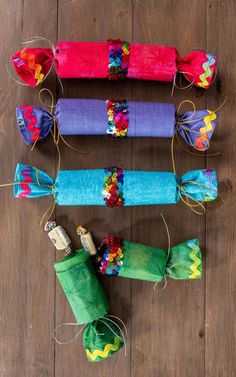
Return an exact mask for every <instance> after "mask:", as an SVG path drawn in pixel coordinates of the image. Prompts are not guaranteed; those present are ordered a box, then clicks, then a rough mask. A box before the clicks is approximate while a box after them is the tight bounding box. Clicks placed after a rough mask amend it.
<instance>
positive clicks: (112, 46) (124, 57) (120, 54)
mask: <svg viewBox="0 0 236 377" xmlns="http://www.w3.org/2000/svg"><path fill="white" fill-rule="evenodd" d="M107 43H108V51H109V64H108V69H109V70H108V78H109V79H110V80H120V79H124V78H125V77H126V76H127V74H128V66H129V46H130V44H129V43H128V42H126V41H121V40H120V39H109V40H108V41H107Z"/></svg>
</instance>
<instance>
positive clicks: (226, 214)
mask: <svg viewBox="0 0 236 377" xmlns="http://www.w3.org/2000/svg"><path fill="white" fill-rule="evenodd" d="M235 12H236V3H235V1H211V2H210V3H209V4H208V11H207V24H208V25H209V26H208V28H209V30H208V34H207V36H208V37H207V44H208V46H212V48H213V50H214V52H215V53H216V56H218V58H219V62H220V65H219V72H218V78H217V80H216V82H215V85H214V88H212V90H211V92H210V93H209V95H208V102H209V104H210V105H211V106H213V107H215V108H216V107H217V106H218V105H219V104H220V103H221V102H222V99H223V98H224V96H227V103H226V105H225V106H224V108H223V109H222V111H221V113H220V123H219V127H218V128H217V132H216V138H215V139H216V148H217V150H219V151H220V152H221V156H220V157H219V158H217V159H213V158H212V157H209V158H208V161H207V165H208V167H211V166H215V167H216V169H217V172H218V176H219V181H220V197H221V199H220V200H219V201H218V202H219V205H218V207H217V208H215V206H214V207H212V206H209V210H208V213H207V255H206V266H207V271H206V323H205V327H206V328H205V331H206V353H205V359H206V375H207V376H209V377H212V376H214V377H220V376H235V375H236V363H235V350H236V326H235V307H236V300H235V298H236V275H235V266H236V255H235V231H236V227H235V211H236V205H235V198H236V197H235V184H236V176H235V169H234V166H235V161H236V160H235V152H236V148H235V146H236V144H235V137H236V120H235V87H236V74H235V56H236V46H235V42H234V37H233V35H234V18H233V16H232V15H233V14H235ZM214 24H215V25H216V24H217V27H214V26H213V25H214ZM210 25H211V26H210Z"/></svg>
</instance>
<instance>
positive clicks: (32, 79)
mask: <svg viewBox="0 0 236 377" xmlns="http://www.w3.org/2000/svg"><path fill="white" fill-rule="evenodd" d="M11 60H12V64H13V67H14V69H15V71H16V73H17V75H18V76H19V77H20V78H21V80H22V81H24V82H25V83H26V84H27V85H29V86H31V87H32V88H35V87H36V86H37V85H39V84H40V83H41V82H42V81H43V80H44V79H45V78H46V76H47V74H48V73H49V71H50V69H51V67H52V65H53V61H54V54H53V50H52V49H51V48H24V49H23V50H20V51H17V52H16V53H15V54H14V55H12V57H11Z"/></svg>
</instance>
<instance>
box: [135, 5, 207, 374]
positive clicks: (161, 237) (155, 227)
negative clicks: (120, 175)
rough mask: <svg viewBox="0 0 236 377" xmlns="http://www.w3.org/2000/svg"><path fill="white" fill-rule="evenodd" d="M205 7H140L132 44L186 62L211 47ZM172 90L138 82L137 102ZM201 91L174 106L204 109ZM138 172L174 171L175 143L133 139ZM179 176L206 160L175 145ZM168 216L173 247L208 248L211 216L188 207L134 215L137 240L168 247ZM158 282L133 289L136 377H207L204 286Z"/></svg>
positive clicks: (165, 96)
mask: <svg viewBox="0 0 236 377" xmlns="http://www.w3.org/2000/svg"><path fill="white" fill-rule="evenodd" d="M204 4H205V2H204V1H191V2H189V1H181V2H179V1H165V2H157V1H155V0H154V1H150V0H149V1H139V0H137V1H134V9H133V12H134V17H133V19H134V25H133V41H134V42H139V43H151V44H160V45H161V44H163V45H170V46H175V47H176V48H177V50H178V51H179V54H180V56H181V57H183V56H184V55H185V54H186V53H188V52H190V51H191V50H192V49H193V48H194V47H198V48H205V47H206V28H205V21H206V7H205V5H204ZM170 95H171V85H170V84H165V83H155V82H144V83H143V82H138V81H137V82H135V83H134V99H135V100H144V98H145V99H146V100H149V101H150V100H152V101H159V102H171V101H172V99H171V98H170ZM199 95H200V93H199V91H197V90H196V89H194V88H193V89H191V90H189V91H187V90H182V91H181V90H177V89H176V90H175V92H174V97H173V100H174V103H175V104H177V105H178V104H179V103H180V102H181V101H182V100H185V99H191V100H192V101H194V103H195V104H196V106H197V107H199V108H201V107H203V108H204V106H205V102H206V100H205V96H204V97H202V98H198V97H199ZM132 158H133V164H132V167H133V169H134V170H135V169H140V170H141V169H143V170H157V171H158V170H160V171H171V170H172V166H171V159H170V140H155V139H152V140H148V139H146V140H145V141H143V140H140V139H137V140H136V139H135V140H134V141H133V156H132ZM176 164H177V172H178V174H179V175H182V174H183V173H184V172H185V171H188V170H191V169H195V168H204V167H205V160H204V157H203V158H198V157H195V156H192V155H190V154H186V153H185V152H184V151H183V150H179V149H178V148H177V147H176ZM160 212H162V213H163V214H164V216H165V218H166V221H167V223H168V225H169V227H170V234H171V244H172V245H175V244H177V243H180V242H183V241H185V240H187V239H192V238H199V239H200V243H201V246H202V248H203V250H204V246H205V216H198V215H196V214H194V213H193V212H192V211H191V210H189V209H188V208H186V206H185V205H183V204H182V203H178V205H176V206H174V205H172V206H153V207H151V208H150V207H142V208H133V209H132V239H133V240H134V241H137V242H141V243H146V244H151V245H156V246H159V247H165V248H167V234H166V231H165V228H164V225H163V223H162V220H161V218H160ZM156 289H157V291H154V289H153V285H152V284H147V283H144V282H136V281H134V282H133V283H132V313H133V316H132V318H133V321H132V359H131V376H153V377H154V376H165V377H169V376H171V377H172V376H181V377H184V376H186V377H187V376H199V377H200V376H201V377H202V376H203V375H204V338H202V329H203V324H204V294H205V287H204V278H203V279H202V280H201V281H191V282H188V281H183V282H181V281H171V280H168V285H167V288H166V289H165V290H164V291H158V287H157V288H156Z"/></svg>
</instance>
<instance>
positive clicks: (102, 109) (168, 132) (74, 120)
mask: <svg viewBox="0 0 236 377" xmlns="http://www.w3.org/2000/svg"><path fill="white" fill-rule="evenodd" d="M16 117H17V123H18V127H19V130H20V133H21V135H22V137H23V139H24V141H25V142H26V143H27V144H33V143H35V142H36V141H38V140H41V139H44V138H45V137H46V136H47V135H48V133H49V131H50V129H51V128H52V126H53V124H54V122H55V121H56V122H57V126H58V128H59V131H60V133H61V135H109V136H110V137H111V136H114V137H125V136H129V137H162V138H172V137H173V135H174V133H175V132H178V133H179V134H180V135H181V137H182V138H183V139H184V140H185V142H186V143H187V144H188V145H190V146H193V147H195V148H197V149H199V150H202V151H203V150H205V149H206V148H207V147H208V145H209V140H210V138H211V136H212V134H213V132H214V129H215V126H216V122H217V115H216V114H215V113H214V112H212V111H210V110H199V111H195V112H192V111H188V112H187V113H184V114H180V115H177V114H176V107H175V106H174V105H173V104H169V103H157V102H135V101H126V100H107V101H105V100H91V99H65V98H61V99H59V100H58V102H57V106H56V109H55V112H54V114H50V113H49V112H48V111H46V110H45V109H43V108H41V107H37V106H19V107H17V108H16Z"/></svg>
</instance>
